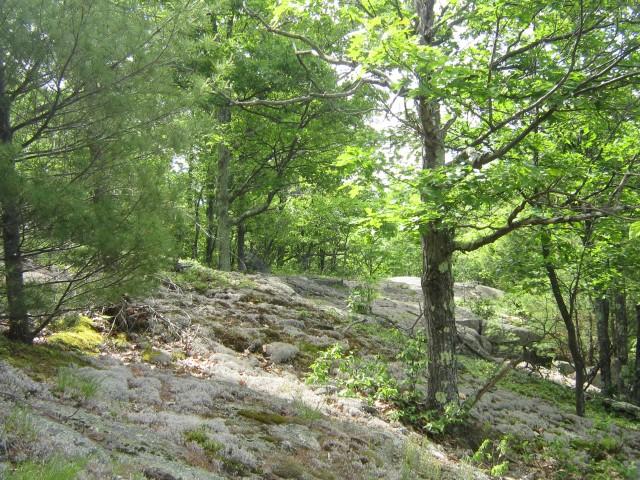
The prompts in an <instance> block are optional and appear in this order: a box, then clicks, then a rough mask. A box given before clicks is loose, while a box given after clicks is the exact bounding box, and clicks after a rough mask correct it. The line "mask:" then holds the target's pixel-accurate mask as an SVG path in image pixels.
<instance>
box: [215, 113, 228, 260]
mask: <svg viewBox="0 0 640 480" xmlns="http://www.w3.org/2000/svg"><path fill="white" fill-rule="evenodd" d="M218 121H219V122H220V124H221V125H222V126H223V127H224V126H225V125H228V124H229V123H230V122H231V106H230V105H228V104H226V105H223V106H221V107H219V110H218ZM230 164H231V152H230V151H229V148H228V147H227V146H226V145H225V144H224V142H220V143H219V144H218V171H217V181H216V208H217V214H218V215H217V217H218V232H217V235H216V247H217V250H218V269H219V270H223V271H225V272H228V271H230V270H231V227H232V224H231V217H230V211H229V210H230V208H231V205H230V198H229V181H230V171H229V169H230Z"/></svg>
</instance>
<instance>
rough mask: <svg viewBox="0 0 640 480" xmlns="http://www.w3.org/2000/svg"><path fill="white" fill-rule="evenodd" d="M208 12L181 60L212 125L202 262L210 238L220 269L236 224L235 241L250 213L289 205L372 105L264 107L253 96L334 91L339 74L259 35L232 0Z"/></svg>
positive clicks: (202, 152)
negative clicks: (289, 195)
mask: <svg viewBox="0 0 640 480" xmlns="http://www.w3.org/2000/svg"><path fill="white" fill-rule="evenodd" d="M272 6H273V5H272V2H266V1H261V2H254V3H253V4H252V7H253V8H255V9H256V10H257V11H259V12H261V13H263V12H265V11H268V10H269V9H270V8H272ZM204 10H205V11H206V15H205V11H202V15H201V17H202V19H204V18H207V22H208V24H203V23H202V19H201V20H200V24H199V26H198V27H197V28H196V30H197V32H196V34H195V39H194V43H193V47H192V53H191V55H192V58H191V59H190V60H189V61H187V62H186V64H187V67H186V69H187V70H190V72H191V76H190V78H189V79H187V80H186V81H185V83H186V84H188V85H190V86H191V87H194V88H197V89H198V91H199V94H200V95H199V99H198V106H199V107H200V108H201V109H202V110H203V111H205V112H209V113H210V118H209V122H210V124H211V125H213V126H214V128H213V129H210V130H209V132H207V134H205V135H203V137H202V139H201V141H200V145H201V147H200V148H199V149H198V157H199V163H200V165H201V167H200V168H201V169H202V170H204V171H206V174H205V175H202V176H203V177H204V180H203V183H202V185H201V187H198V188H201V189H202V190H203V198H204V199H206V201H205V203H206V216H207V237H208V240H207V241H208V245H207V251H206V254H205V261H206V262H207V263H212V262H213V256H214V255H213V254H214V243H213V241H212V240H213V238H214V237H215V250H216V252H217V257H218V258H217V266H218V268H220V269H222V270H229V269H230V268H231V265H232V254H231V237H232V233H233V230H234V228H235V229H236V232H238V233H239V235H236V243H238V238H240V240H242V238H243V236H244V232H245V231H246V223H247V222H248V221H249V220H250V219H252V218H253V217H255V216H257V215H260V214H263V213H264V212H265V211H267V210H268V209H269V208H271V207H272V205H273V204H274V203H277V202H281V201H286V198H287V192H288V191H290V190H292V189H294V188H296V187H297V186H298V185H301V184H303V183H305V182H310V181H315V180H317V179H318V178H319V172H322V170H323V169H325V168H328V166H329V165H330V162H331V161H333V160H334V159H335V157H336V156H337V154H338V153H339V151H340V149H341V148H342V146H343V145H344V144H345V143H347V142H348V141H351V142H353V141H354V138H357V137H358V136H360V135H362V134H360V133H358V131H357V130H356V129H357V128H360V129H362V130H366V128H365V127H364V125H363V124H362V121H361V118H360V117H361V116H359V115H357V112H358V110H361V109H362V110H365V109H367V108H368V107H369V105H367V103H366V102H365V101H363V99H362V95H359V96H357V97H356V98H350V99H346V98H345V99H335V100H334V101H332V102H319V101H313V99H309V100H308V101H305V102H293V103H290V104H288V103H286V102H285V104H283V105H280V106H278V108H273V107H270V106H268V105H266V106H265V105H261V104H260V102H259V101H256V99H259V98H260V96H263V95H268V96H272V97H286V96H292V95H293V96H295V95H297V94H298V93H300V92H305V91H307V90H308V89H310V88H320V89H322V88H331V87H332V86H333V85H334V84H335V82H336V78H337V74H336V72H334V71H333V70H332V69H331V68H330V67H329V66H327V65H326V64H325V63H324V62H322V61H310V62H306V63H304V62H301V61H299V59H296V58H295V57H291V56H289V55H287V54H286V53H284V52H286V51H288V49H289V48H290V42H289V41H288V40H286V39H283V38H280V37H274V36H272V35H269V34H265V32H264V31H263V30H262V28H260V23H259V22H258V21H257V20H256V19H255V18H254V17H253V16H251V15H242V14H241V9H240V5H239V4H238V3H237V2H218V3H216V4H212V5H209V6H206V7H205V9H204ZM334 30H335V28H334ZM329 32H330V30H327V34H330V33H329ZM237 98H241V99H243V101H242V102H241V103H240V102H236V101H235V99H237ZM249 104H251V108H247V106H248V105H249ZM214 224H215V225H214ZM240 243H242V242H240ZM239 250H240V251H242V247H240V249H239ZM240 263H241V262H240Z"/></svg>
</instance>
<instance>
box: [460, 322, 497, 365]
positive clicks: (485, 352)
mask: <svg viewBox="0 0 640 480" xmlns="http://www.w3.org/2000/svg"><path fill="white" fill-rule="evenodd" d="M456 328H457V331H458V337H459V339H460V341H461V342H462V344H463V345H465V346H467V347H468V348H469V349H471V350H472V351H473V353H477V354H479V355H481V356H483V357H486V358H489V357H491V351H492V350H493V346H492V345H491V342H490V341H489V340H488V339H487V338H486V337H483V336H482V335H480V334H478V332H476V331H475V330H474V329H473V328H471V327H467V326H464V325H458V326H457V327H456Z"/></svg>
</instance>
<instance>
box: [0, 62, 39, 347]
mask: <svg viewBox="0 0 640 480" xmlns="http://www.w3.org/2000/svg"><path fill="white" fill-rule="evenodd" d="M10 114H11V101H10V99H9V97H8V96H7V95H6V83H5V77H4V69H3V67H2V63H0V175H1V176H2V188H1V189H0V208H1V220H2V246H3V251H4V275H5V283H6V298H7V309H8V314H9V331H8V333H7V336H8V337H9V338H11V339H14V340H19V341H21V342H25V343H31V342H32V341H33V335H32V332H31V327H30V325H29V315H28V312H27V306H26V299H25V290H24V265H23V258H22V252H21V250H20V245H21V236H20V229H21V226H22V219H21V213H20V203H19V190H18V173H17V171H16V164H15V159H14V156H13V151H12V147H11V142H12V140H13V135H12V131H11V119H10Z"/></svg>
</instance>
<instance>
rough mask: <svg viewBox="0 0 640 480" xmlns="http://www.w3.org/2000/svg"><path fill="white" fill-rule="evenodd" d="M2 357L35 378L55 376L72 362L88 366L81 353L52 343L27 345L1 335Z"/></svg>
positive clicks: (42, 378) (0, 355)
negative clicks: (51, 344)
mask: <svg viewBox="0 0 640 480" xmlns="http://www.w3.org/2000/svg"><path fill="white" fill-rule="evenodd" d="M0 358H2V359H3V360H5V361H6V362H7V363H9V364H10V365H12V366H14V367H16V368H18V369H20V370H23V371H25V372H26V373H27V374H29V375H30V376H31V377H33V379H35V380H38V381H44V380H47V379H49V378H52V377H55V376H56V374H57V373H58V370H59V369H60V368H62V367H67V366H69V365H71V364H75V365H78V366H86V365H88V364H89V362H88V361H87V360H86V359H85V358H83V357H82V356H81V355H79V354H77V353H75V352H71V351H68V350H64V349H61V348H58V347H54V346H50V345H25V344H24V343H20V342H13V341H10V340H8V339H7V338H5V337H4V336H2V335H0Z"/></svg>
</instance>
